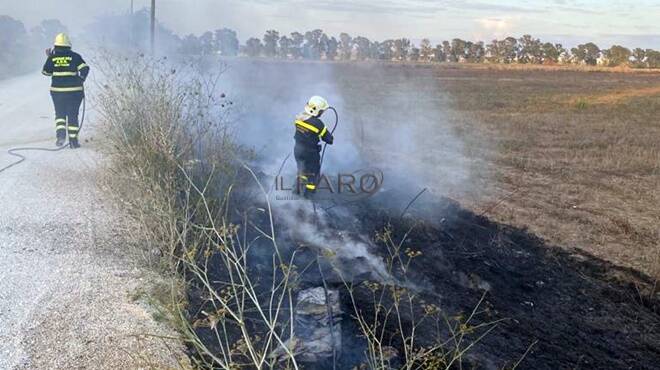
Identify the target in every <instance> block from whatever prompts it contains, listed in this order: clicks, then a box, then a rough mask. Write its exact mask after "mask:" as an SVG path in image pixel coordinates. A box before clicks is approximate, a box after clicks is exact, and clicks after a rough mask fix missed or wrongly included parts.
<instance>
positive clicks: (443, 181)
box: [224, 59, 472, 198]
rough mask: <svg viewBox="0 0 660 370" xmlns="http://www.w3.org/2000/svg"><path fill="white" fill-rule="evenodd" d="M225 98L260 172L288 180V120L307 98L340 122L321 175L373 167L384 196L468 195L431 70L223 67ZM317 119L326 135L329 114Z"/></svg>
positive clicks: (457, 145) (460, 156) (463, 160)
mask: <svg viewBox="0 0 660 370" xmlns="http://www.w3.org/2000/svg"><path fill="white" fill-rule="evenodd" d="M224 83H225V84H226V85H225V86H226V90H227V91H228V93H229V94H230V96H231V98H232V99H233V100H234V101H235V103H236V105H237V107H238V110H239V111H240V114H238V115H237V116H236V117H235V120H236V121H237V127H238V128H239V135H238V137H239V140H240V141H241V142H242V143H243V144H245V145H247V146H250V147H252V148H254V149H255V150H256V152H257V155H258V163H257V165H258V166H259V168H260V169H261V170H262V171H263V172H265V173H267V174H269V175H271V176H275V175H276V174H277V173H278V171H279V169H280V167H281V166H282V163H283V162H284V160H285V158H286V157H287V156H289V160H288V161H287V162H286V164H285V166H284V171H283V174H284V176H295V171H296V166H295V161H294V160H293V159H292V158H291V154H292V150H293V144H294V141H293V134H294V126H293V120H294V118H295V115H296V114H297V113H299V112H301V111H302V109H303V107H304V104H305V102H306V101H307V99H309V97H310V96H312V95H321V96H324V97H326V98H327V99H328V101H329V102H330V104H331V105H332V106H334V107H335V108H336V109H337V110H338V112H339V115H340V117H339V118H340V120H339V125H338V127H337V129H336V131H335V144H334V145H332V146H329V147H328V149H327V154H326V157H325V160H324V163H323V173H324V174H327V175H336V174H338V173H354V172H355V171H359V170H361V169H364V168H367V167H377V168H379V169H380V170H382V172H383V173H384V177H385V180H384V183H383V187H384V189H385V190H388V191H389V194H390V195H391V194H396V195H397V196H401V197H402V198H410V197H412V196H414V194H416V193H417V192H419V191H420V190H421V189H424V188H427V189H429V191H430V192H431V193H434V194H436V195H445V194H448V193H451V194H456V193H460V192H465V191H468V190H469V189H470V183H471V181H470V178H471V176H472V174H471V170H470V168H471V164H470V161H469V160H468V159H467V157H466V156H465V154H464V144H463V142H462V140H461V139H460V138H459V137H458V136H457V135H456V134H455V132H454V128H453V126H452V124H450V122H449V121H450V116H451V112H450V109H449V97H448V95H447V94H446V93H445V92H443V91H442V90H441V85H440V83H439V81H437V80H434V79H433V72H432V70H429V69H425V70H418V69H414V68H412V67H406V66H389V65H386V64H375V63H374V64H340V63H318V62H309V63H306V62H269V61H258V60H257V61H255V60H243V59H238V60H234V61H231V62H229V68H228V71H227V72H226V76H225V79H224ZM322 119H323V120H324V122H325V124H326V126H328V127H329V128H332V126H333V125H334V120H335V117H334V115H333V113H332V112H331V111H328V112H326V113H325V114H324V115H323V117H322Z"/></svg>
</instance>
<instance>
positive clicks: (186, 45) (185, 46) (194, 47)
mask: <svg viewBox="0 0 660 370" xmlns="http://www.w3.org/2000/svg"><path fill="white" fill-rule="evenodd" d="M179 51H180V52H181V53H183V54H189V55H200V54H202V43H201V42H200V41H199V38H198V37H197V36H195V35H193V34H190V35H187V36H185V37H184V38H183V42H182V43H181V47H180V48H179Z"/></svg>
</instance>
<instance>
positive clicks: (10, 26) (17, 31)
mask: <svg viewBox="0 0 660 370" xmlns="http://www.w3.org/2000/svg"><path fill="white" fill-rule="evenodd" d="M0 35H2V38H3V43H4V44H3V45H2V47H0V53H9V52H11V50H14V49H16V48H17V47H19V45H21V44H24V43H25V42H26V38H27V33H26V31H25V26H24V25H23V22H21V21H18V20H16V19H14V18H12V17H10V16H7V15H0ZM53 36H54V35H53ZM21 46H22V45H21ZM0 55H1V54H0Z"/></svg>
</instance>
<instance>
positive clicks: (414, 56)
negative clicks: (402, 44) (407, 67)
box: [409, 45, 421, 62]
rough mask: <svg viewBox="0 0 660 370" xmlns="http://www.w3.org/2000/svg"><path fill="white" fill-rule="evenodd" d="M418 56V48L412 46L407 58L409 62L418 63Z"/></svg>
mask: <svg viewBox="0 0 660 370" xmlns="http://www.w3.org/2000/svg"><path fill="white" fill-rule="evenodd" d="M420 55H421V50H420V48H418V47H416V46H414V45H413V46H412V47H411V48H410V57H409V59H410V61H411V62H418V61H419V57H420Z"/></svg>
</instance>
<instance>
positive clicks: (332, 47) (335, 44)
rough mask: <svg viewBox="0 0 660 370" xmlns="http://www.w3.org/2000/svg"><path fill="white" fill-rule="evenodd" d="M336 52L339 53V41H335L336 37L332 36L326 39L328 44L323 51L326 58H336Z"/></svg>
mask: <svg viewBox="0 0 660 370" xmlns="http://www.w3.org/2000/svg"><path fill="white" fill-rule="evenodd" d="M338 54H339V41H337V39H336V38H335V37H334V36H332V37H331V38H330V39H329V40H328V46H327V49H326V51H325V57H326V59H328V60H336V59H337V55H338Z"/></svg>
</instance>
